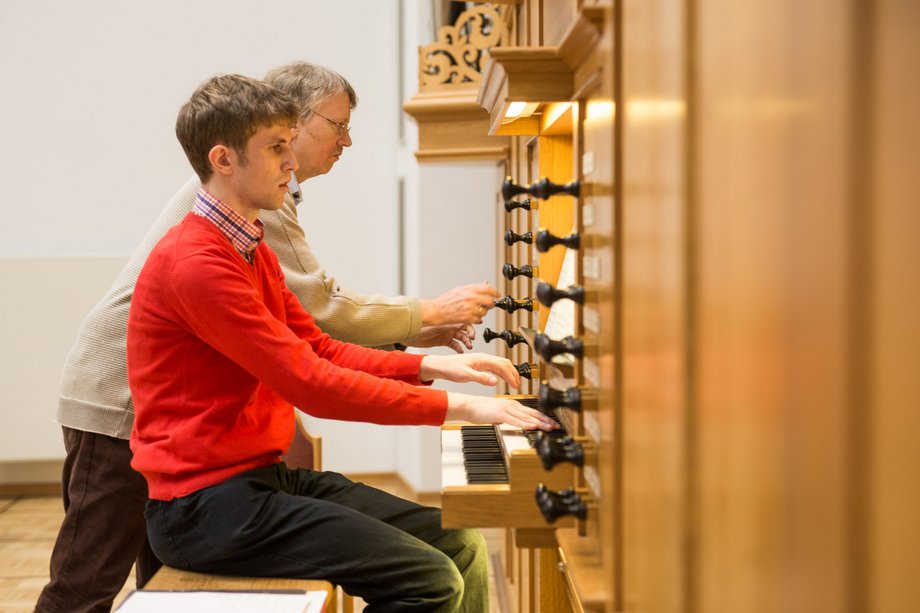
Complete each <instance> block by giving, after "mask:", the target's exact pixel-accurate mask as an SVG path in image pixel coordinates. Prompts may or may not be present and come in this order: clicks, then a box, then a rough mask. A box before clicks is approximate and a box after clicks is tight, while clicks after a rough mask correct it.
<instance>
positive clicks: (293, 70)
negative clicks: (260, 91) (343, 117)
mask: <svg viewBox="0 0 920 613" xmlns="http://www.w3.org/2000/svg"><path fill="white" fill-rule="evenodd" d="M265 80H266V81H267V82H268V83H269V84H271V85H273V86H275V87H277V88H278V89H280V90H281V91H283V92H284V93H286V94H287V95H288V96H290V97H291V98H293V99H294V101H295V102H296V103H297V104H298V106H299V107H300V119H306V118H307V117H308V116H309V115H310V113H312V112H313V109H315V108H316V107H317V106H319V105H321V104H322V103H324V102H325V101H326V100H328V99H329V98H332V97H333V96H336V95H338V94H341V93H346V94H348V101H349V104H350V106H351V108H355V107H356V106H357V105H358V96H357V94H355V90H354V89H353V88H352V86H351V84H350V83H349V82H348V81H347V80H346V79H345V77H343V76H342V75H340V74H339V73H337V72H335V71H333V70H330V69H328V68H325V67H323V66H317V65H316V64H310V63H308V62H291V63H290V64H285V65H284V66H279V67H278V68H274V69H272V70H270V71H269V72H268V74H267V75H265Z"/></svg>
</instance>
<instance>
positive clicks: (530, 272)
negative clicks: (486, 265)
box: [502, 264, 538, 281]
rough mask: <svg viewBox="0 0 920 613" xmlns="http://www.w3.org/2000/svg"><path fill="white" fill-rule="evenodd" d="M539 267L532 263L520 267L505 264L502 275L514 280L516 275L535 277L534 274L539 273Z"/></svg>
mask: <svg viewBox="0 0 920 613" xmlns="http://www.w3.org/2000/svg"><path fill="white" fill-rule="evenodd" d="M537 270H538V269H537V268H535V267H533V266H531V265H530V264H524V265H523V266H521V267H520V268H515V267H514V265H512V264H505V265H504V266H502V276H504V277H505V278H506V279H508V280H509V281H513V280H514V278H515V277H527V278H529V279H533V276H534V275H535V274H537Z"/></svg>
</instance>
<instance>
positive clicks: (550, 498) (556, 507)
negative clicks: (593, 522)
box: [535, 483, 588, 524]
mask: <svg viewBox="0 0 920 613" xmlns="http://www.w3.org/2000/svg"><path fill="white" fill-rule="evenodd" d="M535 493H536V499H537V506H538V507H539V508H540V512H541V513H542V514H543V517H544V518H545V519H546V521H547V523H550V524H551V523H553V522H555V521H556V520H557V519H559V518H560V517H563V516H565V515H574V516H575V517H577V518H578V519H585V518H587V516H588V507H587V506H586V505H585V503H584V502H583V501H582V499H581V496H580V495H578V493H576V492H575V490H574V489H572V488H569V489H566V490H562V491H561V492H553V491H551V490H548V489H547V488H546V486H545V485H543V484H542V483H541V484H539V485H537V489H536V492H535Z"/></svg>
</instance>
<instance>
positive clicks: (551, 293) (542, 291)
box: [537, 283, 585, 306]
mask: <svg viewBox="0 0 920 613" xmlns="http://www.w3.org/2000/svg"><path fill="white" fill-rule="evenodd" d="M563 298H567V299H569V300H574V301H575V302H577V303H578V304H584V303H585V288H583V287H582V286H580V285H570V286H569V287H567V288H566V289H556V288H555V287H553V286H552V285H550V284H549V283H540V284H539V285H537V300H539V301H540V302H541V303H542V304H545V305H546V306H553V303H554V302H556V301H557V300H562V299H563Z"/></svg>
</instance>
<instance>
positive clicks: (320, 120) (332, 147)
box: [293, 92, 351, 182]
mask: <svg viewBox="0 0 920 613" xmlns="http://www.w3.org/2000/svg"><path fill="white" fill-rule="evenodd" d="M313 110H314V111H315V112H314V113H311V114H310V116H309V117H307V118H306V119H302V120H300V121H298V122H297V128H296V129H295V130H294V142H293V146H294V155H296V156H297V162H298V163H299V164H300V170H298V171H297V180H298V181H301V182H303V181H306V180H307V179H309V178H310V177H315V176H317V175H322V174H326V173H327V172H329V170H330V169H331V168H332V165H333V164H335V163H336V162H337V161H338V159H339V156H341V155H342V151H343V150H344V149H345V147H351V136H349V134H348V132H346V131H344V130H342V129H340V128H339V127H338V126H336V125H335V124H333V123H332V122H335V123H340V124H342V125H348V122H349V121H351V102H350V100H349V98H348V94H347V93H345V92H342V93H339V94H336V95H334V96H332V97H331V98H329V99H328V100H326V101H325V102H322V103H321V104H319V105H318V106H317V107H316V108H315V109H313Z"/></svg>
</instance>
